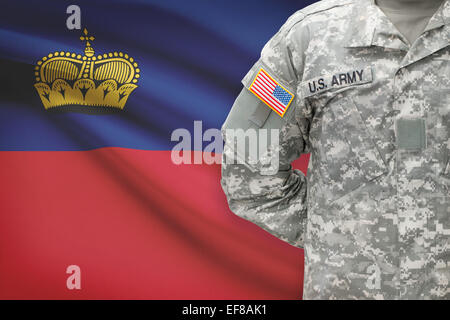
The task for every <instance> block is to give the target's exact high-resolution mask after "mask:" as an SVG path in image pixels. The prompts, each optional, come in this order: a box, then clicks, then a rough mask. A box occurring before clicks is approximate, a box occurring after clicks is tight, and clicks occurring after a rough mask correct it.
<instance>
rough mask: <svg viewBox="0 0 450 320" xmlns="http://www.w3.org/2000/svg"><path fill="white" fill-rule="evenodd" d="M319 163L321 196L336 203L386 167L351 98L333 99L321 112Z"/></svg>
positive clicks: (378, 174) (338, 97) (379, 173)
mask: <svg viewBox="0 0 450 320" xmlns="http://www.w3.org/2000/svg"><path fill="white" fill-rule="evenodd" d="M319 145H320V147H319V152H318V155H319V163H320V171H321V177H322V185H323V188H322V189H323V191H324V192H325V193H326V194H325V195H324V196H325V197H326V199H329V200H330V201H335V200H337V199H339V198H341V197H342V196H344V195H346V194H347V193H350V192H352V191H353V190H355V189H357V188H358V187H360V186H361V185H362V184H364V183H365V182H368V181H370V180H372V179H375V178H376V177H378V176H380V175H382V174H384V173H387V167H386V165H385V163H384V161H383V159H382V157H381V155H380V153H379V151H378V149H377V147H376V145H375V143H374V142H373V140H372V138H371V135H370V132H369V131H368V129H367V128H366V125H365V124H364V121H363V119H362V118H361V115H360V112H359V111H358V109H357V107H356V105H355V103H354V102H353V100H352V99H351V98H350V97H345V98H343V97H342V96H341V95H338V96H336V99H333V101H332V102H330V103H329V104H328V105H327V106H326V107H325V108H324V111H323V117H322V129H321V139H320V144H319Z"/></svg>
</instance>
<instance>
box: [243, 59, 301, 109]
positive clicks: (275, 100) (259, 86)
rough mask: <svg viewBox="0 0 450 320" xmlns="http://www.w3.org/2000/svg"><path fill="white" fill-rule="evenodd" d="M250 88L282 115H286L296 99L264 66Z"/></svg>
mask: <svg viewBox="0 0 450 320" xmlns="http://www.w3.org/2000/svg"><path fill="white" fill-rule="evenodd" d="M249 90H250V91H251V92H253V94H254V95H255V96H257V97H258V98H259V99H260V100H261V101H262V102H264V103H265V104H266V105H268V106H269V107H270V108H271V109H272V110H273V111H275V112H276V113H277V114H278V115H279V116H280V117H283V116H284V114H285V113H286V110H287V109H288V108H289V105H290V104H291V102H292V100H293V99H294V95H293V94H292V93H291V92H289V90H287V89H285V88H284V87H283V86H282V85H280V84H279V83H278V82H277V81H276V80H275V79H274V78H273V77H271V76H270V75H269V73H268V72H267V71H265V70H264V69H263V68H261V69H260V70H259V72H258V74H257V75H256V77H255V80H253V83H252V84H251V86H250V88H249Z"/></svg>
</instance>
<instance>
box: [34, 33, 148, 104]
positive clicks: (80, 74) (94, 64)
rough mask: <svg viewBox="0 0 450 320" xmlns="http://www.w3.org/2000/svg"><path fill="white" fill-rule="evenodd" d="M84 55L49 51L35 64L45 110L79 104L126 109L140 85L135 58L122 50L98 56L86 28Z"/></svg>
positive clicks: (82, 38)
mask: <svg viewBox="0 0 450 320" xmlns="http://www.w3.org/2000/svg"><path fill="white" fill-rule="evenodd" d="M83 33H84V36H81V37H80V40H81V41H86V48H85V49H84V55H80V54H75V53H70V52H64V51H58V52H54V53H50V54H48V55H47V56H46V57H43V58H42V59H41V60H39V61H38V62H37V65H36V67H35V76H36V83H35V85H34V87H35V88H36V90H37V92H38V94H39V96H40V97H41V101H42V104H43V105H44V108H45V109H46V110H48V109H51V108H57V107H67V106H68V107H69V108H70V107H71V106H77V107H78V109H79V108H80V107H81V108H82V109H83V108H86V107H87V108H89V107H94V109H96V108H98V109H101V108H102V107H103V108H104V107H106V108H113V109H114V110H118V109H120V110H123V108H124V107H125V103H126V102H127V99H128V97H129V96H130V94H131V92H132V91H133V90H134V89H136V88H137V85H136V83H137V82H138V78H139V72H140V70H139V69H138V65H137V63H136V62H135V61H134V59H133V58H131V57H129V56H128V55H127V54H125V53H123V52H113V53H108V54H106V53H105V54H103V55H98V56H95V52H94V48H92V46H91V43H90V42H91V41H94V40H95V38H94V37H93V36H89V34H88V31H87V30H86V29H84V31H83Z"/></svg>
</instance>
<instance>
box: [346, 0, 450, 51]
mask: <svg viewBox="0 0 450 320" xmlns="http://www.w3.org/2000/svg"><path fill="white" fill-rule="evenodd" d="M354 4H355V5H354V7H353V14H352V16H353V17H356V21H354V23H352V24H351V25H349V28H348V30H347V33H346V37H345V38H344V42H343V45H344V47H370V46H372V45H373V46H380V47H385V48H392V49H399V50H404V51H408V50H409V45H408V44H407V40H406V39H405V37H404V36H403V35H402V34H401V33H400V32H399V31H398V30H397V28H396V27H395V26H394V25H393V24H392V22H391V21H390V20H389V18H388V17H387V16H386V15H385V14H384V13H383V11H381V9H380V8H379V7H378V6H377V5H376V4H375V0H359V1H355V2H354ZM442 26H445V28H446V29H447V31H446V32H445V35H444V37H443V38H444V39H442V41H445V42H446V43H447V44H448V43H449V41H450V40H449V37H448V35H449V33H450V31H449V30H450V0H444V3H443V4H442V6H441V7H440V8H439V9H438V11H437V12H436V13H435V14H434V15H433V17H432V18H431V19H430V22H429V23H428V25H427V27H426V28H425V31H430V30H433V29H437V28H440V27H442ZM441 45H442V43H441Z"/></svg>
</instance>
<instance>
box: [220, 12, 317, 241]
mask: <svg viewBox="0 0 450 320" xmlns="http://www.w3.org/2000/svg"><path fill="white" fill-rule="evenodd" d="M288 24H289V20H288V23H286V24H285V25H284V26H283V28H281V30H280V31H279V32H278V33H277V34H276V35H275V36H274V37H273V38H272V39H271V40H270V41H269V42H268V43H267V44H266V46H265V47H264V49H263V50H262V53H261V58H260V60H259V61H258V62H257V63H256V64H255V65H254V66H253V68H252V69H251V70H250V72H249V73H248V74H247V76H246V77H245V78H244V79H243V84H244V88H243V90H242V91H241V93H240V94H239V96H238V97H237V99H236V101H235V103H234V105H233V107H232V109H231V112H230V114H229V115H228V118H227V120H226V121H225V123H224V125H223V127H222V131H223V135H224V139H225V147H224V154H223V163H222V180H221V183H222V188H223V190H224V192H225V194H226V196H227V199H228V204H229V207H230V209H231V210H232V211H233V212H234V213H235V214H236V215H238V216H240V217H242V218H244V219H246V220H249V221H251V222H253V223H255V224H257V225H258V226H260V227H261V228H263V229H265V230H266V231H268V232H269V233H271V234H273V235H274V236H276V237H278V238H280V239H282V240H284V241H286V242H288V243H290V244H292V245H294V246H296V247H302V246H303V234H304V232H305V225H306V215H307V210H306V207H307V206H306V191H307V185H306V178H305V176H304V174H303V173H302V172H301V171H299V170H293V169H292V167H291V162H292V161H293V160H295V159H296V158H298V157H299V156H300V154H302V153H307V152H309V145H308V132H309V123H310V117H309V115H310V109H309V108H308V106H307V105H306V104H305V102H304V100H303V99H302V98H301V96H299V95H298V94H297V90H296V89H297V86H298V84H299V83H300V82H301V77H302V74H303V65H304V63H303V60H304V56H303V52H304V50H305V49H306V46H307V43H308V41H309V36H308V34H307V31H306V30H302V29H301V28H300V27H299V28H292V27H290V26H289V25H288ZM261 68H263V69H264V70H265V71H267V72H268V74H270V75H271V76H273V78H274V79H275V80H276V81H277V82H279V83H280V84H282V85H283V86H285V88H286V89H287V90H289V91H290V92H292V93H294V94H295V97H294V99H293V101H292V102H291V104H290V105H289V108H288V109H287V111H286V113H285V114H284V116H283V117H281V116H280V115H278V114H277V113H276V112H274V111H272V110H271V109H270V108H269V107H268V106H267V105H266V104H265V103H264V102H263V101H262V100H261V99H260V98H258V97H257V96H256V95H255V94H254V93H253V92H251V91H250V90H249V88H250V87H251V84H252V83H253V81H254V79H255V77H256V76H257V73H258V71H259V70H261ZM236 129H242V130H244V131H248V130H250V131H251V130H254V131H256V132H257V134H256V136H257V137H258V139H261V138H262V137H265V136H270V135H271V130H272V129H275V130H279V148H277V147H276V144H274V143H273V141H271V142H270V143H269V145H270V147H269V148H268V151H269V152H268V153H262V154H260V155H259V157H256V159H255V157H254V155H253V158H252V155H251V154H250V155H249V153H250V149H251V147H250V148H249V145H245V147H246V148H245V150H244V152H243V151H242V144H241V147H238V146H236V141H233V140H234V138H235V137H233V138H230V135H229V134H227V132H228V133H229V132H230V130H231V132H233V130H236ZM242 130H241V131H242ZM264 130H266V131H267V132H265V131H264ZM261 133H262V134H261ZM227 135H228V136H227ZM247 136H249V137H253V138H254V135H252V134H251V132H248V135H247ZM238 137H239V136H238ZM269 140H270V139H269ZM241 142H242V141H241ZM258 143H260V140H258ZM236 149H237V155H236ZM260 151H261V150H259V152H260ZM276 152H278V157H279V167H278V168H276V167H273V163H272V162H273V161H271V160H274V159H275V158H274V157H276V156H277V154H276ZM238 161H241V163H236V162H238ZM268 162H270V163H271V164H272V165H268Z"/></svg>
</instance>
